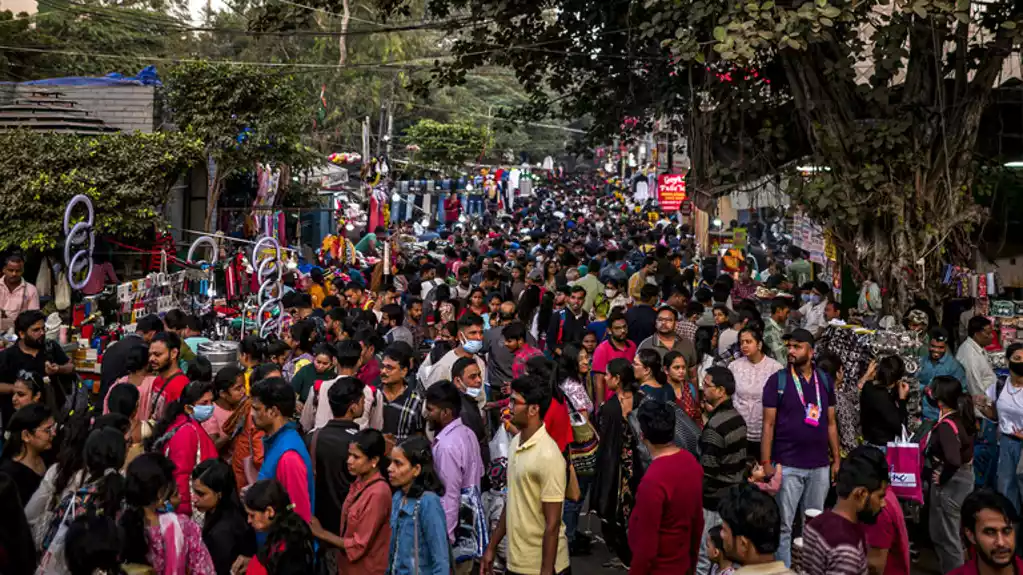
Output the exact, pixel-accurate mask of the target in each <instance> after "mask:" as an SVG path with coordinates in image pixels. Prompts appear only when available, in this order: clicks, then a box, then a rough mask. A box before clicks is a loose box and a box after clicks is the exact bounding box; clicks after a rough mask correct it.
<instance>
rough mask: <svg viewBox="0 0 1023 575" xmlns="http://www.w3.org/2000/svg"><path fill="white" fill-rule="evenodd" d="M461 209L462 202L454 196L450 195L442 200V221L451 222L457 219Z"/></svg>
mask: <svg viewBox="0 0 1023 575" xmlns="http://www.w3.org/2000/svg"><path fill="white" fill-rule="evenodd" d="M461 211H462V202H461V200H459V199H458V198H457V197H456V196H450V197H448V198H447V199H446V200H444V222H445V223H448V224H450V223H453V222H455V221H456V220H458V215H459V214H460V213H461Z"/></svg>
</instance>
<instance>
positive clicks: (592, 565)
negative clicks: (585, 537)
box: [572, 515, 626, 575]
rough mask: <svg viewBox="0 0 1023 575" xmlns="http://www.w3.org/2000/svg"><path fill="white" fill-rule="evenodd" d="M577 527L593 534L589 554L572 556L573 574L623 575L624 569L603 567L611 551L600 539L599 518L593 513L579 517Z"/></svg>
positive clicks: (608, 559) (609, 557)
mask: <svg viewBox="0 0 1023 575" xmlns="http://www.w3.org/2000/svg"><path fill="white" fill-rule="evenodd" d="M579 529H581V530H583V531H588V532H589V533H590V534H592V535H593V538H594V541H593V549H592V552H591V554H590V555H575V556H573V557H572V574H573V575H577V574H578V575H591V574H592V575H625V573H626V571H625V570H624V569H613V568H608V567H604V564H605V563H607V562H608V561H610V560H611V553H610V552H608V550H607V546H606V545H604V543H603V540H601V539H600V520H599V519H597V517H596V516H595V515H587V516H585V517H582V518H580V520H579Z"/></svg>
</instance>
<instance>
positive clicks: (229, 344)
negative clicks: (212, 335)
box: [195, 341, 238, 375]
mask: <svg viewBox="0 0 1023 575" xmlns="http://www.w3.org/2000/svg"><path fill="white" fill-rule="evenodd" d="M197 347H198V349H196V350H195V353H196V354H197V355H201V356H203V357H205V358H206V359H208V360H209V362H210V365H212V366H213V375H216V374H217V372H218V371H220V370H221V369H222V368H224V367H227V366H229V365H237V364H238V342H237V341H206V342H203V343H200V344H199V345H198V346H197Z"/></svg>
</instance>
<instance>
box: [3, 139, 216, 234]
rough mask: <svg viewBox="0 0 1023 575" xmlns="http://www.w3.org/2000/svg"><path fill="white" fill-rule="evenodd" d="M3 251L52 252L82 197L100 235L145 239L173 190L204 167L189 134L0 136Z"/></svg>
mask: <svg viewBox="0 0 1023 575" xmlns="http://www.w3.org/2000/svg"><path fill="white" fill-rule="evenodd" d="M0 149H2V150H4V153H3V154H2V155H0V218H3V220H4V221H7V222H17V225H8V226H4V227H3V228H2V229H0V250H5V249H8V248H10V247H12V246H16V247H19V248H21V249H23V250H48V249H53V248H55V247H57V245H58V242H59V241H61V239H62V238H63V237H64V230H63V229H62V225H63V220H64V208H65V206H67V204H68V202H69V201H71V198H73V197H74V196H76V195H78V194H85V195H86V196H88V197H89V198H90V199H91V200H92V202H93V206H94V208H95V210H96V219H95V222H96V230H97V231H98V232H99V233H101V234H103V233H105V234H111V235H114V236H118V237H131V238H135V237H142V236H144V234H145V232H147V231H149V230H150V229H151V228H152V225H153V224H154V223H155V222H157V221H159V220H160V219H161V218H162V213H161V211H160V210H161V208H162V207H163V206H164V205H165V204H166V203H167V202H168V199H169V196H170V190H171V186H172V185H173V184H174V182H175V181H176V180H177V179H178V178H179V177H180V176H181V175H182V174H183V173H184V172H185V170H187V169H188V168H189V167H190V166H192V165H193V164H195V163H196V162H198V161H200V160H201V153H200V152H201V145H200V143H199V142H198V141H197V140H196V139H194V138H191V137H189V136H187V135H185V134H180V133H159V134H139V133H136V134H110V135H104V136H97V137H92V138H82V137H81V136H77V135H73V134H42V133H38V132H30V131H26V130H19V131H11V132H0Z"/></svg>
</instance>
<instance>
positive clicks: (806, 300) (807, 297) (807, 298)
mask: <svg viewBox="0 0 1023 575" xmlns="http://www.w3.org/2000/svg"><path fill="white" fill-rule="evenodd" d="M800 297H801V299H802V300H803V303H810V297H811V295H810V294H808V293H805V294H803V295H802V296H800Z"/></svg>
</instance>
